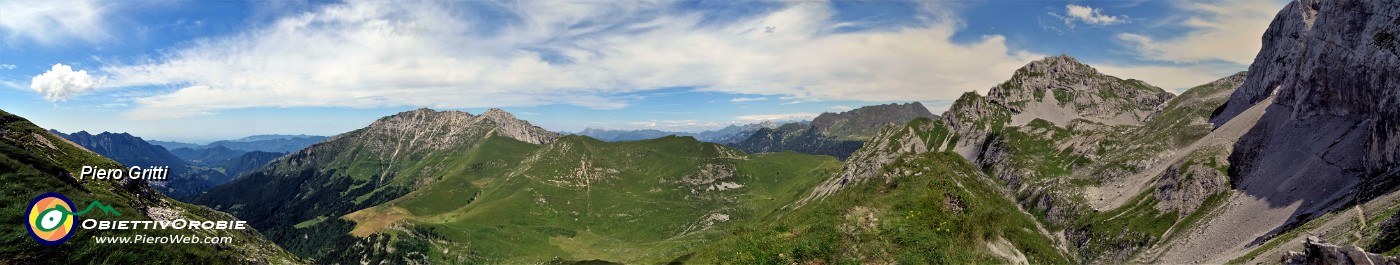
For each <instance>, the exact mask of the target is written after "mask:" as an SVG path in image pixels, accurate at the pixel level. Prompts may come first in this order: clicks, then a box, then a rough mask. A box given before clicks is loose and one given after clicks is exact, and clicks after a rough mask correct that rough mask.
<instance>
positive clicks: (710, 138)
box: [574, 121, 778, 144]
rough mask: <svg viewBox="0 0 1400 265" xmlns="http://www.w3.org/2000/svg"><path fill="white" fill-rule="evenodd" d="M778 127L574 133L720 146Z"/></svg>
mask: <svg viewBox="0 0 1400 265" xmlns="http://www.w3.org/2000/svg"><path fill="white" fill-rule="evenodd" d="M777 127H778V123H777V122H773V121H764V122H760V123H751V124H745V125H729V126H725V127H724V128H722V129H719V130H710V131H704V132H698V133H693V132H670V131H661V130H651V129H644V130H609V129H595V128H588V129H584V130H583V131H580V132H578V133H574V134H576V135H583V136H588V137H593V138H594V139H598V140H603V141H608V142H618V141H637V140H647V139H656V138H661V137H666V136H671V135H675V136H690V137H695V139H697V140H700V141H702V142H711V143H718V144H731V143H737V142H740V141H743V140H744V139H748V137H749V136H750V135H753V133H754V132H756V131H758V130H759V129H762V128H777Z"/></svg>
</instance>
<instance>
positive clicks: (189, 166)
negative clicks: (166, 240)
mask: <svg viewBox="0 0 1400 265" xmlns="http://www.w3.org/2000/svg"><path fill="white" fill-rule="evenodd" d="M51 132H52V133H53V134H55V135H58V136H60V137H63V138H65V139H68V140H69V141H72V142H73V143H75V144H77V145H79V146H82V147H83V148H86V149H88V150H92V151H93V152H96V153H98V154H101V155H103V156H105V157H108V158H111V159H112V160H116V161H117V162H119V163H122V164H123V165H127V166H140V167H151V166H168V167H169V168H170V173H169V174H170V175H169V176H170V179H169V180H168V181H165V182H155V183H154V184H155V188H156V189H157V190H159V191H160V192H161V193H164V194H166V195H169V196H171V197H175V198H184V197H187V196H190V195H193V194H197V193H199V192H203V191H204V190H206V189H209V188H212V187H214V186H217V185H219V184H223V183H224V182H228V181H229V180H231V179H233V178H236V177H238V174H240V173H243V172H245V171H248V170H251V169H254V168H257V167H261V166H262V165H263V164H266V163H267V162H269V161H272V160H273V159H276V158H277V157H280V156H281V155H284V154H286V153H278V152H263V151H252V152H249V151H242V150H233V149H229V148H228V147H225V146H224V145H212V147H209V148H205V149H198V150H196V149H190V148H188V147H181V148H177V149H175V150H173V151H167V150H166V149H165V148H163V147H160V146H156V145H152V144H150V143H148V142H147V141H145V140H144V139H142V138H141V137H136V136H133V135H131V134H128V133H110V132H102V133H100V134H96V135H93V134H90V133H88V132H86V131H79V132H76V133H72V134H64V133H62V132H59V131H57V130H51ZM323 138H324V137H323ZM244 139H245V141H241V142H247V143H255V142H261V143H272V142H281V143H286V142H288V141H281V140H284V139H270V138H268V137H263V136H260V137H257V138H252V137H250V138H244ZM297 139H303V138H297ZM220 142H224V141H220ZM229 142H239V141H229ZM216 143H217V142H216Z"/></svg>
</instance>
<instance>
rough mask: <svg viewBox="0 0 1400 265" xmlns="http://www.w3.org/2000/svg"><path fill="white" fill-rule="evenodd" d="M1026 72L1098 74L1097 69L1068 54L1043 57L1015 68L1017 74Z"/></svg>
mask: <svg viewBox="0 0 1400 265" xmlns="http://www.w3.org/2000/svg"><path fill="white" fill-rule="evenodd" d="M1027 73H1050V74H1062V73H1063V74H1080V75H1087V74H1099V71H1098V70H1095V69H1094V68H1093V67H1090V66H1089V65H1087V64H1084V63H1081V62H1079V60H1078V59H1074V57H1070V56H1069V55H1057V56H1050V57H1045V58H1042V59H1040V60H1035V61H1031V62H1030V63H1028V64H1026V66H1022V67H1021V68H1020V69H1017V70H1016V74H1017V75H1022V74H1027Z"/></svg>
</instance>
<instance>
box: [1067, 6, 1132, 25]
mask: <svg viewBox="0 0 1400 265" xmlns="http://www.w3.org/2000/svg"><path fill="white" fill-rule="evenodd" d="M1065 16H1067V18H1066V20H1065V23H1072V22H1073V21H1072V20H1071V19H1073V20H1078V21H1080V22H1084V23H1087V24H1090V25H1113V24H1118V23H1123V22H1126V21H1128V17H1127V16H1110V15H1104V14H1103V9H1099V8H1093V7H1090V6H1081V5H1076V4H1068V5H1065Z"/></svg>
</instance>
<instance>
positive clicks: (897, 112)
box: [730, 102, 938, 160]
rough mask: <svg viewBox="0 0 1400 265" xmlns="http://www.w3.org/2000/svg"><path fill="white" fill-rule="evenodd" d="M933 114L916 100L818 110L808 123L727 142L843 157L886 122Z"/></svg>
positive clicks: (745, 147)
mask: <svg viewBox="0 0 1400 265" xmlns="http://www.w3.org/2000/svg"><path fill="white" fill-rule="evenodd" d="M937 117H938V116H937V115H933V113H930V112H929V111H928V108H925V107H924V105H923V104H920V103H919V102H913V103H906V104H886V105H875V106H865V107H861V108H857V109H854V110H850V111H845V112H841V113H830V112H827V113H822V114H821V115H819V116H817V118H815V119H812V122H810V123H788V124H784V125H783V126H780V127H777V128H762V129H759V130H758V131H755V132H754V133H753V134H752V135H750V136H749V137H748V138H747V139H744V140H743V141H739V142H736V143H731V144H730V146H733V147H735V148H739V149H740V150H744V151H745V152H749V153H767V152H782V151H795V152H799V153H804V154H816V155H829V156H834V157H836V158H837V159H841V160H845V159H846V157H848V156H850V155H851V153H854V152H855V151H856V149H860V147H861V145H862V144H863V142H864V141H865V140H869V139H870V138H871V137H873V136H874V135H875V133H876V132H878V131H879V130H880V129H883V128H884V127H886V126H898V125H902V124H904V123H907V122H909V121H911V120H914V119H917V118H937Z"/></svg>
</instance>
